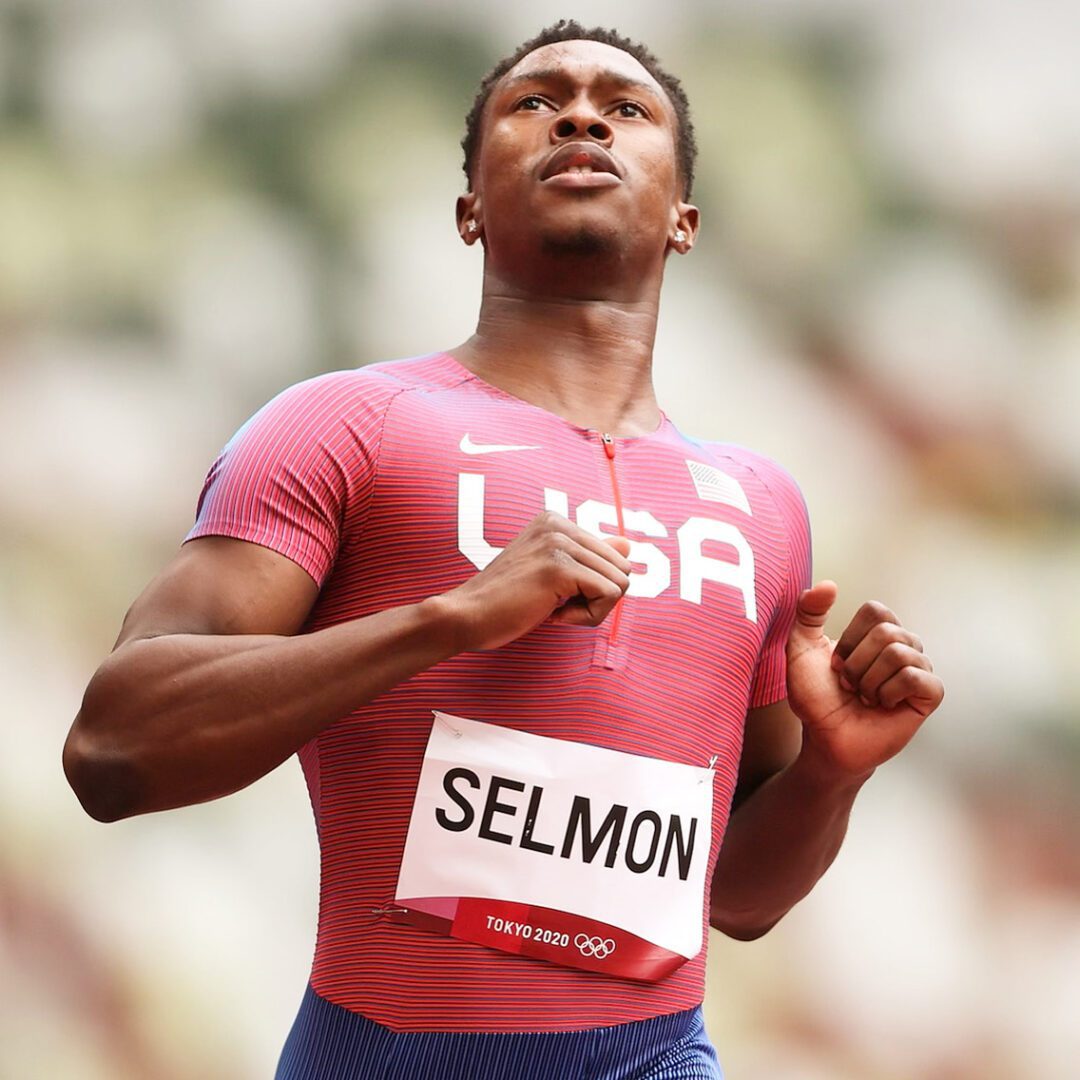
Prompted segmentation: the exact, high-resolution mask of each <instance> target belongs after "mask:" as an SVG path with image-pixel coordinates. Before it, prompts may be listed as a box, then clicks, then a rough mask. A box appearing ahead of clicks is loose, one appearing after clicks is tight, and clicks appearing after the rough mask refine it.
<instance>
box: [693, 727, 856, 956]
mask: <svg viewBox="0 0 1080 1080" xmlns="http://www.w3.org/2000/svg"><path fill="white" fill-rule="evenodd" d="M871 772H872V770H871ZM869 775H870V773H866V774H864V775H861V776H857V777H841V776H839V775H838V774H837V773H836V772H835V771H833V770H829V769H827V768H826V767H825V766H824V765H823V764H822V762H821V761H820V760H819V759H817V758H816V757H815V755H814V754H813V753H812V752H811V751H810V750H808V749H807V748H805V747H804V750H803V752H802V753H800V755H799V756H798V757H797V758H796V759H795V760H794V761H793V762H792V763H791V764H790V765H789V766H788V767H787V768H786V769H784V770H783V771H781V772H779V773H777V774H776V775H775V776H773V777H771V778H770V779H769V780H767V781H766V782H765V783H764V784H762V785H761V787H759V788H758V789H757V790H756V791H754V792H753V794H752V795H750V796H749V797H748V798H747V799H746V801H745V802H744V803H742V804H741V805H740V806H739V807H738V808H737V809H736V810H735V811H734V813H733V814H732V816H731V820H730V821H729V823H728V827H727V832H726V834H725V836H724V843H723V847H722V848H721V851H720V855H719V858H718V860H717V864H716V869H715V872H714V874H713V882H712V897H711V904H710V922H711V923H712V925H713V926H714V927H715V928H716V929H718V930H722V931H723V932H724V933H726V934H728V935H729V936H731V937H735V938H739V939H741V940H751V939H753V938H756V937H760V936H761V935H762V934H764V933H765V932H766V931H767V930H769V929H770V928H771V927H772V926H773V925H774V924H775V923H776V922H778V921H779V920H780V919H781V918H782V917H783V916H784V915H785V914H786V913H787V912H788V911H789V910H790V909H791V908H792V907H793V906H794V905H795V904H796V903H798V902H799V901H800V900H801V899H802V898H803V897H804V896H806V895H807V894H808V893H809V892H810V890H811V889H812V888H813V887H814V884H815V883H816V882H817V881H818V879H819V878H820V877H821V875H822V874H824V873H825V871H826V870H827V869H828V868H829V866H830V865H831V863H832V861H833V859H835V858H836V855H837V853H838V852H839V850H840V845H841V844H842V843H843V840H844V834H845V833H846V832H847V823H848V817H849V815H850V813H851V807H852V804H853V802H854V800H855V796H856V795H857V793H858V791H859V789H860V788H861V787H862V785H863V783H865V781H866V779H867V778H868V777H869Z"/></svg>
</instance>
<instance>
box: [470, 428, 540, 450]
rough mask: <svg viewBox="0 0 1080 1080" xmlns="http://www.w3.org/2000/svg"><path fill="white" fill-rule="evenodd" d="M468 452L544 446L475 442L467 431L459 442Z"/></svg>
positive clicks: (535, 448) (533, 448)
mask: <svg viewBox="0 0 1080 1080" xmlns="http://www.w3.org/2000/svg"><path fill="white" fill-rule="evenodd" d="M458 445H459V446H460V447H461V449H462V451H463V452H464V453H466V454H497V453H501V452H502V451H503V450H543V449H544V448H543V447H542V446H506V445H503V444H502V443H474V442H473V441H472V439H470V438H469V433H468V432H467V431H466V432H465V434H464V435H462V436H461V442H460V443H458Z"/></svg>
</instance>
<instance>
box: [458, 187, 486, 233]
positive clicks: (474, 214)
mask: <svg viewBox="0 0 1080 1080" xmlns="http://www.w3.org/2000/svg"><path fill="white" fill-rule="evenodd" d="M456 214H457V229H458V236H460V237H461V239H462V240H464V241H465V243H466V244H469V245H472V244H475V243H476V241H477V240H479V239H480V237H481V236H482V235H483V233H484V225H483V221H482V220H481V217H480V196H479V195H477V193H476V192H475V191H467V192H465V194H464V195H459V196H458V201H457V207H456Z"/></svg>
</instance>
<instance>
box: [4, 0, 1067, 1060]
mask: <svg viewBox="0 0 1080 1080" xmlns="http://www.w3.org/2000/svg"><path fill="white" fill-rule="evenodd" d="M564 14H566V15H573V16H574V17H576V18H579V19H580V20H582V21H584V22H586V23H600V24H603V25H615V26H616V27H618V28H619V29H620V30H622V31H623V32H625V33H628V34H630V35H631V36H634V37H638V38H641V39H643V40H645V41H646V42H647V43H648V44H650V46H651V47H652V48H653V49H654V50H655V51H656V52H657V53H658V54H659V55H660V57H661V58H662V60H663V61H664V62H665V63H666V64H667V66H669V67H670V68H671V69H672V70H673V71H675V72H676V73H677V74H679V75H680V76H681V77H682V78H683V81H684V83H685V85H686V87H687V90H688V92H689V94H690V99H691V103H692V106H693V108H694V117H695V122H696V125H697V132H698V140H699V143H700V146H701V160H700V165H699V181H698V184H697V188H696V191H695V202H697V203H698V204H699V205H700V206H701V208H702V213H703V221H704V229H703V236H702V241H701V243H700V244H699V246H698V248H697V249H696V250H695V252H694V253H693V255H692V256H691V257H690V258H688V259H685V260H674V261H673V262H672V264H671V266H670V268H669V273H668V282H667V285H666V290H665V299H664V304H663V308H662V317H661V331H660V339H659V342H658V349H657V371H656V378H657V384H658V390H659V393H660V400H661V404H662V405H664V407H665V408H666V411H667V412H668V413H669V414H670V415H671V416H672V418H673V419H674V420H675V421H676V423H677V424H679V425H680V426H681V427H682V428H683V429H684V430H686V431H689V432H691V433H693V434H696V435H699V436H702V437H707V438H715V439H726V440H729V441H734V442H741V443H745V444H748V445H752V446H754V447H755V448H757V449H760V450H763V451H765V452H768V453H770V454H772V455H773V456H775V457H777V458H778V459H779V460H780V461H782V462H783V463H785V464H786V465H787V466H788V468H789V469H790V470H791V471H792V472H793V473H794V475H795V476H796V478H797V479H798V480H799V482H800V483H801V485H802V487H803V490H804V492H805V493H806V497H807V501H808V503H809V506H810V511H811V519H812V522H813V525H814V530H815V551H816V573H817V575H818V576H819V577H824V576H829V577H833V578H835V579H836V580H837V581H838V582H839V583H840V586H841V599H840V607H841V609H842V610H841V611H839V612H838V614H837V624H839V625H840V626H842V625H843V621H846V618H847V617H848V615H849V614H850V613H851V612H852V611H853V610H854V608H855V607H856V606H858V604H859V603H860V602H861V601H862V600H864V599H869V598H880V599H884V600H886V601H887V602H889V603H890V604H891V605H892V606H893V607H894V608H896V610H897V611H898V612H899V613H900V616H901V617H902V618H903V619H904V620H905V621H906V622H908V623H909V624H910V625H912V626H914V627H915V628H917V629H918V631H919V632H920V633H921V635H922V636H923V638H924V640H925V641H926V643H927V648H928V651H929V652H930V653H931V655H932V656H934V658H935V660H936V662H937V665H938V670H939V672H940V673H941V674H942V675H943V677H944V679H945V683H946V688H947V694H946V701H945V705H944V706H943V708H942V709H941V710H940V712H939V713H938V714H937V715H935V716H934V718H933V719H932V721H931V722H930V723H929V724H928V725H927V727H926V728H925V729H924V730H923V731H922V732H921V733H920V735H919V736H918V738H917V739H916V741H915V742H914V743H913V744H912V746H911V747H909V749H908V750H907V751H905V752H904V754H903V755H902V756H901V757H900V758H898V759H897V760H896V761H895V762H893V763H891V764H890V765H888V766H887V767H885V768H884V769H882V770H880V771H879V773H878V775H877V776H875V777H874V779H873V780H872V781H871V782H870V783H869V784H868V785H867V787H866V788H865V789H864V791H863V793H862V795H861V797H860V801H859V803H858V804H857V806H856V810H855V814H854V817H853V821H852V826H851V831H850V833H849V837H848V841H847V844H846V846H845V848H844V850H843V852H842V853H841V856H840V858H839V860H838V862H837V864H836V865H835V866H834V867H833V869H832V870H831V871H830V873H829V874H828V875H827V876H826V878H825V879H824V880H823V882H822V883H821V885H820V886H819V887H818V889H817V890H816V891H815V893H814V894H813V895H812V896H811V897H810V898H809V899H808V900H807V901H806V902H804V903H803V904H802V905H801V906H800V907H799V908H797V909H796V910H795V911H794V912H793V913H792V914H791V915H790V916H789V917H788V918H787V919H786V920H785V921H784V922H782V923H781V924H780V926H779V927H778V928H777V929H776V930H775V931H773V932H772V933H771V934H769V935H768V936H767V937H766V938H764V939H762V940H760V941H758V942H755V943H753V944H749V945H745V944H738V943H735V942H731V941H727V940H725V939H719V938H717V939H714V941H713V944H712V954H711V958H710V965H711V967H710V972H711V973H710V984H709V997H708V1001H707V1009H708V1013H707V1015H708V1021H709V1027H710V1032H711V1035H712V1037H713V1039H714V1041H715V1043H716V1045H717V1047H718V1050H719V1053H720V1057H721V1060H722V1061H723V1062H724V1065H725V1068H726V1070H727V1073H728V1075H729V1077H730V1080H976V1078H978V1080H1066V1078H1067V1077H1073V1076H1075V1075H1076V1071H1075V1070H1076V1067H1077V1066H1076V1062H1077V1061H1078V1060H1080V1025H1078V1024H1077V1020H1076V1018H1077V1016H1078V1015H1080V841H1078V839H1077V828H1076V826H1077V820H1078V814H1077V810H1078V803H1080V796H1078V787H1077V779H1078V776H1080V720H1078V713H1080V655H1078V654H1080V648H1078V646H1080V604H1078V603H1077V600H1078V598H1080V423H1078V421H1077V413H1078V411H1080V108H1078V103H1077V92H1076V72H1077V71H1078V70H1080V34H1078V33H1077V31H1078V29H1080V8H1078V7H1077V4H1076V2H1075V0H1030V2H1028V3H1025V4H1022V5H1021V4H1015V3H1011V2H1009V0H907V2H905V3H903V4H887V3H884V2H874V0H728V2H727V3H726V4H724V5H717V6H715V7H714V6H712V5H707V4H697V3H693V2H691V0H669V2H668V3H666V4H664V5H655V4H650V3H644V2H642V0H624V2H623V3H621V4H619V5H617V6H616V5H602V4H597V3H588V2H586V3H580V4H578V5H577V7H576V10H574V11H567V10H565V9H564V8H563V7H562V6H561V5H553V4H550V3H548V2H547V0H543V2H540V3H536V4H532V5H526V6H524V7H523V8H522V9H521V10H518V9H517V8H515V7H513V6H511V5H508V4H505V3H500V2H497V0H460V2H458V3H456V4H454V5H448V4H447V5H440V4H431V3H420V2H417V0H395V2H394V3H388V2H384V0H0V435H2V439H3V453H2V455H0V514H2V520H3V529H2V532H0V560H2V562H0V643H2V648H0V683H2V685H3V688H4V693H3V700H4V705H3V717H4V719H3V725H2V729H0V730H2V738H3V742H2V751H0V1077H4V1078H8V1077H10V1078H12V1080H23V1078H35V1080H36V1078H39V1077H40V1078H48V1080H194V1078H196V1077H197V1078H199V1080H244V1078H248V1077H250V1078H255V1077H265V1076H269V1075H270V1074H271V1073H272V1070H273V1063H274V1061H275V1060H276V1056H277V1053H278V1051H279V1049H280V1045H281V1043H282V1041H283V1039H284V1036H285V1034H286V1031H287V1029H288V1025H289V1023H290V1022H291V1020H292V1016H293V1015H294V1013H295V1009H296V1007H297V1005H298V1004H299V1000H300V995H301V993H302V990H303V986H304V981H305V977H306V973H307V966H308V964H309V962H310V956H311V950H312V947H313V941H314V926H315V908H316V899H317V876H318V861H317V851H316V844H315V834H314V829H313V827H312V824H311V819H310V810H309V807H308V805H307V799H306V793H305V792H304V790H303V785H302V781H301V778H300V771H299V769H298V768H297V766H296V765H295V763H288V764H287V765H286V766H284V767H283V768H282V769H280V770H278V771H277V772H276V773H275V774H273V775H272V776H271V777H268V778H266V779H265V780H264V781H262V782H260V783H259V784H257V785H255V786H254V787H253V788H251V789H249V790H248V791H245V792H242V793H240V794H238V795H236V796H233V797H231V798H229V799H226V800H223V801H221V802H218V803H214V804H209V805H206V806H201V807H196V808H190V809H187V810H183V811H178V812H172V813H168V814H162V815H157V816H154V817H151V818H146V819H142V820H133V821H128V822H123V823H119V824H116V825H112V826H108V827H105V826H101V825H98V824H96V823H94V822H92V821H90V820H89V819H87V818H85V817H84V816H83V815H82V813H81V811H80V809H79V808H78V806H77V803H76V801H75V799H74V797H73V795H72V794H71V793H70V791H69V790H68V789H67V787H66V785H65V783H64V780H63V776H62V774H61V769H60V748H61V745H62V742H63V738H64V736H65V734H66V731H67V727H68V725H69V724H70V721H71V719H72V717H73V715H74V713H75V711H76V709H77V708H78V703H79V699H80V696H81V692H82V688H83V686H84V685H85V683H86V680H87V679H88V677H89V675H90V674H91V672H92V671H93V669H94V668H95V667H96V665H97V663H98V662H99V661H100V659H101V658H102V656H103V655H104V654H105V653H106V652H107V651H108V650H109V648H110V647H111V644H112V641H113V638H114V636H115V634H116V632H117V630H118V628H119V624H120V619H121V618H122V615H123V612H124V610H125V609H126V607H127V605H128V604H129V603H130V601H131V600H132V599H133V598H134V596H135V595H136V594H137V592H138V591H139V589H140V588H141V587H142V585H143V584H144V583H145V582H146V581H147V580H148V579H149V577H150V576H152V574H153V573H154V572H155V571H156V570H157V569H158V568H159V567H160V566H161V565H162V564H163V563H164V562H165V561H166V560H167V559H168V558H169V557H170V555H171V553H172V552H173V550H174V549H175V547H176V545H177V543H178V542H179V540H180V539H181V538H182V536H183V535H184V533H185V532H186V530H187V528H188V527H189V524H190V522H191V519H192V515H193V512H194V505H195V499H196V497H197V495H198V492H199V488H200V485H201V481H202V476H203V473H204V471H205V469H206V468H207V466H208V465H209V463H210V461H211V460H212V458H213V457H214V455H215V453H216V452H217V450H218V448H219V447H220V445H221V444H222V443H223V442H224V441H225V440H226V439H227V438H228V437H229V435H230V434H231V433H232V431H233V430H234V429H235V428H236V427H237V426H238V425H239V424H240V423H241V422H242V421H243V420H244V419H245V418H246V417H247V416H248V415H249V414H250V413H251V412H252V411H253V410H254V409H255V408H257V407H258V406H259V405H260V404H261V403H262V402H263V401H265V400H267V399H268V398H269V397H270V396H272V395H273V394H274V393H276V392H277V391H278V390H279V389H281V388H282V387H283V386H285V385H287V384H289V383H291V382H294V381H297V380H299V379H301V378H304V377H306V376H308V375H312V374H315V373H317V372H320V371H325V370H330V369H334V368H342V367H353V366H357V365H359V364H363V363H366V362H370V361H373V360H377V359H386V358H391V357H396V356H405V355H410V354H416V353H422V352H427V351H432V350H435V349H438V348H440V347H446V346H451V345H454V344H456V343H458V342H459V341H461V340H463V339H464V338H465V337H466V336H468V334H469V333H470V332H471V329H472V325H473V320H474V318H475V314H476V310H477V302H478V297H479V282H480V261H479V255H478V252H477V251H466V250H465V249H464V248H463V247H462V246H461V245H460V243H459V241H458V240H457V236H456V233H455V231H454V227H453V200H454V198H455V196H456V195H457V194H458V193H459V192H460V190H461V189H462V185H463V179H462V175H461V172H460V153H459V148H458V140H459V139H460V137H461V133H462V121H463V117H464V114H465V112H466V110H467V108H468V106H469V104H470V102H471V100H472V95H473V93H474V92H475V88H476V85H477V83H478V81H479V78H480V76H481V75H482V74H483V72H484V71H486V70H487V68H488V67H489V66H490V64H491V63H492V62H493V61H494V60H496V59H497V58H498V57H499V56H501V55H502V54H503V53H505V52H507V51H509V50H510V49H512V48H513V46H514V45H516V44H517V42H518V41H520V40H522V39H524V38H526V37H528V36H530V35H531V34H532V33H534V32H535V31H536V30H537V29H539V28H540V27H541V26H542V25H545V24H546V23H548V22H551V21H553V20H554V19H555V18H557V17H559V16H561V15H564ZM420 312H422V313H423V314H422V315H421V314H419V313H420ZM834 625H836V624H834Z"/></svg>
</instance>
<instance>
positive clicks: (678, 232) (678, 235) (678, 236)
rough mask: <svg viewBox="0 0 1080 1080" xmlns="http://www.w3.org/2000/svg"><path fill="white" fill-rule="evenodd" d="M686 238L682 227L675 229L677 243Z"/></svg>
mask: <svg viewBox="0 0 1080 1080" xmlns="http://www.w3.org/2000/svg"><path fill="white" fill-rule="evenodd" d="M685 239H686V233H684V232H683V231H682V229H676V230H675V243H676V244H681V243H682V242H683V241H684V240H685Z"/></svg>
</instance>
